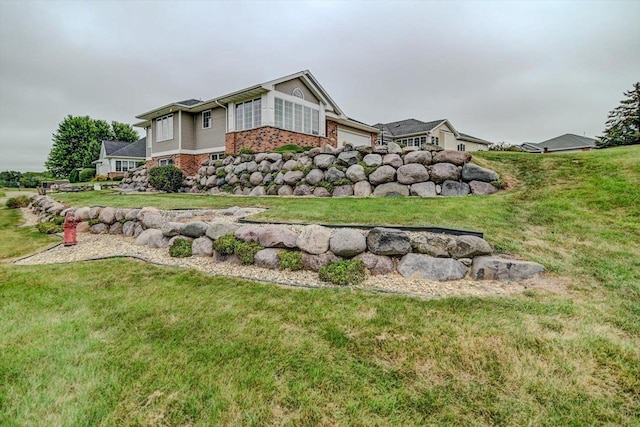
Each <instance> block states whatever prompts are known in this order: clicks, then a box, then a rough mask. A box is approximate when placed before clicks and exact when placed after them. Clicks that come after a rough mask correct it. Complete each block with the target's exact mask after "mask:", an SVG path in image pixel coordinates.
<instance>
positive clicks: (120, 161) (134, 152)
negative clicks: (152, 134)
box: [93, 138, 147, 178]
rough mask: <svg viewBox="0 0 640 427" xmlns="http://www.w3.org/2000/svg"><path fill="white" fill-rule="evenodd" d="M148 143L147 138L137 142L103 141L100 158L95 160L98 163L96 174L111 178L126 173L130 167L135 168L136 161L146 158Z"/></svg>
mask: <svg viewBox="0 0 640 427" xmlns="http://www.w3.org/2000/svg"><path fill="white" fill-rule="evenodd" d="M146 143H147V139H146V138H142V139H139V140H137V141H136V142H128V141H102V147H101V148H100V158H99V159H98V160H96V161H95V162H93V163H95V165H96V174H97V175H105V176H108V177H109V178H113V177H114V176H122V175H124V173H125V172H126V171H128V170H129V169H133V168H135V167H136V163H138V162H141V161H144V160H145V147H146Z"/></svg>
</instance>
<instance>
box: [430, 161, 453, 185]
mask: <svg viewBox="0 0 640 427" xmlns="http://www.w3.org/2000/svg"><path fill="white" fill-rule="evenodd" d="M429 176H430V177H431V181H433V182H435V183H436V184H441V183H443V182H445V181H447V180H451V181H459V180H460V171H459V170H458V168H457V166H455V165H453V164H451V163H436V164H435V165H431V166H429Z"/></svg>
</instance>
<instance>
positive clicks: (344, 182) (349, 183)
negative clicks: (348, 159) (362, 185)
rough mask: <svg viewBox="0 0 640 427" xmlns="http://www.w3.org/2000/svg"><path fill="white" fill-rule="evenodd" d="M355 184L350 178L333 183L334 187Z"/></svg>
mask: <svg viewBox="0 0 640 427" xmlns="http://www.w3.org/2000/svg"><path fill="white" fill-rule="evenodd" d="M351 184H353V182H351V180H350V179H349V178H342V179H339V180H337V181H334V182H333V186H334V187H338V186H339V185H351Z"/></svg>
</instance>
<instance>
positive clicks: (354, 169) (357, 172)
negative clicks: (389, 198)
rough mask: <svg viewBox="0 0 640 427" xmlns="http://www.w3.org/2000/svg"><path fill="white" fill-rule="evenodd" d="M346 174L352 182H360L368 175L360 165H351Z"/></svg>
mask: <svg viewBox="0 0 640 427" xmlns="http://www.w3.org/2000/svg"><path fill="white" fill-rule="evenodd" d="M346 175H347V178H349V179H350V180H351V181H352V182H360V181H364V180H366V179H367V175H366V174H365V173H364V168H363V167H362V166H360V165H353V166H349V169H347V172H346Z"/></svg>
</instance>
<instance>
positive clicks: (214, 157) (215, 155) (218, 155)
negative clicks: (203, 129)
mask: <svg viewBox="0 0 640 427" xmlns="http://www.w3.org/2000/svg"><path fill="white" fill-rule="evenodd" d="M222 159H224V153H213V154H209V160H222Z"/></svg>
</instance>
